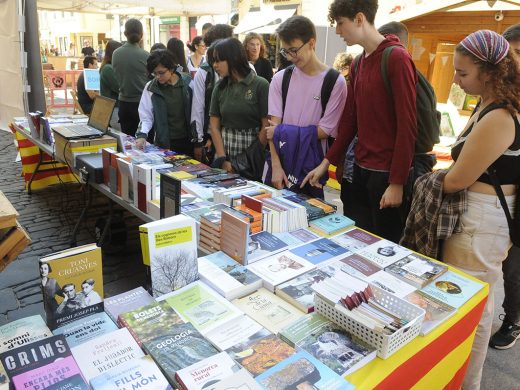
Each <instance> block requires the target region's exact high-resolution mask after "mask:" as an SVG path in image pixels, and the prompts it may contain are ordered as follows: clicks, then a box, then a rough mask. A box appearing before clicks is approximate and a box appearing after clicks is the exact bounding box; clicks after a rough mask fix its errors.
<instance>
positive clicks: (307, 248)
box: [289, 238, 348, 265]
mask: <svg viewBox="0 0 520 390" xmlns="http://www.w3.org/2000/svg"><path fill="white" fill-rule="evenodd" d="M289 252H291V253H294V254H295V255H296V256H299V257H301V258H302V259H305V260H307V261H309V262H310V263H312V264H315V265H316V264H319V263H322V262H324V261H328V260H332V259H335V258H338V256H344V255H346V254H347V253H348V250H347V249H345V248H343V247H342V246H340V245H338V244H336V243H335V242H334V241H332V240H329V239H328V238H320V239H318V240H316V241H311V242H309V243H307V244H304V245H301V246H298V247H296V248H293V249H291V250H290V251H289Z"/></svg>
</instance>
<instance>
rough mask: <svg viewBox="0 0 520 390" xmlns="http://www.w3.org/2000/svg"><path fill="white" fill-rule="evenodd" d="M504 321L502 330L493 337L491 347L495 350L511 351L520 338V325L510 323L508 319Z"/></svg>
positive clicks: (490, 342)
mask: <svg viewBox="0 0 520 390" xmlns="http://www.w3.org/2000/svg"><path fill="white" fill-rule="evenodd" d="M501 319H503V320H504V322H502V326H501V327H500V329H499V330H498V331H497V332H496V333H495V334H494V335H493V336H491V339H490V340H489V346H490V347H491V348H495V349H509V348H512V347H513V346H514V345H515V343H516V340H517V339H518V338H520V325H517V324H515V323H512V322H509V321H508V320H507V318H503V317H502V318H501Z"/></svg>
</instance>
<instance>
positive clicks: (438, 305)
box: [404, 291, 457, 336]
mask: <svg viewBox="0 0 520 390" xmlns="http://www.w3.org/2000/svg"><path fill="white" fill-rule="evenodd" d="M404 299H406V300H407V301H408V302H410V303H412V304H414V305H415V306H418V307H420V308H421V309H424V311H425V314H424V321H423V323H422V326H421V335H422V336H424V335H427V334H428V333H430V332H431V331H432V330H434V329H435V328H436V327H437V326H439V325H440V324H442V323H443V322H444V321H446V320H447V319H448V318H450V317H452V316H453V315H454V314H455V313H456V312H457V310H456V309H455V308H454V307H452V306H450V305H447V304H445V303H443V302H441V301H439V300H437V299H435V298H433V297H431V296H428V295H426V294H424V293H423V292H422V291H414V292H413V293H411V294H408V295H407V296H406V297H404Z"/></svg>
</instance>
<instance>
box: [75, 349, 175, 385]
mask: <svg viewBox="0 0 520 390" xmlns="http://www.w3.org/2000/svg"><path fill="white" fill-rule="evenodd" d="M90 386H91V387H92V389H93V390H113V389H119V390H131V389H142V390H173V388H172V387H171V385H170V384H169V383H168V380H167V379H166V378H165V376H164V375H163V374H162V372H161V370H160V369H159V367H158V366H157V364H156V363H155V362H154V361H153V359H152V357H151V356H150V355H146V356H143V357H141V358H139V359H134V360H131V361H129V362H126V363H123V364H121V365H119V366H117V367H114V368H113V369H111V370H108V371H106V372H104V373H103V374H101V375H98V376H96V377H95V378H92V379H91V380H90ZM71 390H72V389H71Z"/></svg>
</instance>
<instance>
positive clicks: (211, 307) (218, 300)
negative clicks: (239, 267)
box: [159, 281, 242, 334]
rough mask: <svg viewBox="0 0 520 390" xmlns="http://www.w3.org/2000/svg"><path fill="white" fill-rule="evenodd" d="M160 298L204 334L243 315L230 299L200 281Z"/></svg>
mask: <svg viewBox="0 0 520 390" xmlns="http://www.w3.org/2000/svg"><path fill="white" fill-rule="evenodd" d="M159 300H160V301H166V302H167V303H168V304H169V305H170V306H171V307H172V308H173V309H174V310H175V311H176V312H177V313H178V314H179V316H180V317H181V319H182V320H183V321H185V322H190V323H191V324H192V325H193V326H194V327H195V328H196V329H197V330H198V331H199V332H201V333H202V334H205V333H206V332H209V331H210V330H211V329H214V328H215V327H217V326H219V325H221V324H223V323H224V322H227V321H229V320H232V319H234V318H238V317H240V316H241V315H242V313H241V312H240V311H239V310H237V308H236V307H235V306H233V305H232V304H231V303H230V302H229V301H227V300H226V299H224V298H222V297H221V296H220V295H219V294H218V293H217V292H216V291H213V290H212V289H211V288H209V287H208V286H206V285H205V284H204V283H202V282H200V281H197V282H195V283H192V284H190V285H189V286H186V287H184V288H182V289H180V290H177V291H174V292H172V293H169V294H165V295H163V296H161V297H160V298H159Z"/></svg>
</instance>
